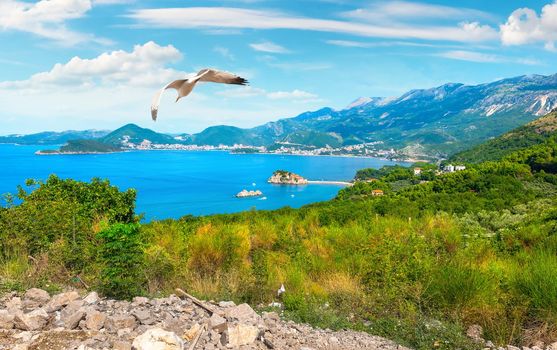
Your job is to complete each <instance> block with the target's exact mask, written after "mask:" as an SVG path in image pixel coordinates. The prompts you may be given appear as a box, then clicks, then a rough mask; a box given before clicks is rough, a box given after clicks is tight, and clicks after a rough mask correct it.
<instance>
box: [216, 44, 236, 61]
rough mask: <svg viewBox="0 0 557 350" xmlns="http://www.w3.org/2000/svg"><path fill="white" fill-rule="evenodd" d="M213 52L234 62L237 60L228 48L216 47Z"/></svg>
mask: <svg viewBox="0 0 557 350" xmlns="http://www.w3.org/2000/svg"><path fill="white" fill-rule="evenodd" d="M213 51H214V52H216V53H218V54H219V55H221V56H222V57H224V58H226V59H228V60H231V61H234V59H235V57H234V55H233V54H232V53H231V52H230V50H229V49H228V48H227V47H222V46H215V47H214V48H213Z"/></svg>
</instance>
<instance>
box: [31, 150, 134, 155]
mask: <svg viewBox="0 0 557 350" xmlns="http://www.w3.org/2000/svg"><path fill="white" fill-rule="evenodd" d="M125 152H130V151H128V150H122V151H113V152H42V151H36V152H35V155H37V156H64V155H73V156H77V155H98V154H113V153H125Z"/></svg>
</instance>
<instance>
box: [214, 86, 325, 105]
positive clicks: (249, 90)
mask: <svg viewBox="0 0 557 350" xmlns="http://www.w3.org/2000/svg"><path fill="white" fill-rule="evenodd" d="M217 95H220V96H223V97H227V98H254V97H265V98H267V99H270V100H287V99H288V100H292V101H304V102H315V101H321V100H320V99H319V96H317V95H316V94H312V93H311V92H307V91H303V90H298V89H295V90H292V91H272V92H269V91H267V90H265V89H261V88H255V87H252V86H246V87H243V88H228V89H225V90H222V91H218V92H217Z"/></svg>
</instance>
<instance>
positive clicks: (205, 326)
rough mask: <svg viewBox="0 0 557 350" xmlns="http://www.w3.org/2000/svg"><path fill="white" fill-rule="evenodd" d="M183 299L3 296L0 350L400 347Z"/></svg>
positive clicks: (41, 294)
mask: <svg viewBox="0 0 557 350" xmlns="http://www.w3.org/2000/svg"><path fill="white" fill-rule="evenodd" d="M183 295H184V296H185V297H182V298H179V297H177V296H176V295H171V296H169V297H167V298H158V299H148V298H144V297H136V298H134V299H133V300H132V301H131V302H128V301H116V300H109V299H102V298H99V296H98V295H97V294H96V293H95V292H92V293H89V294H87V295H86V296H85V297H82V296H81V295H80V294H79V293H78V292H76V291H70V292H66V293H61V294H57V295H54V296H50V295H49V294H48V293H47V292H46V291H44V290H40V289H30V290H28V291H27V292H25V293H24V294H17V293H9V294H7V295H5V296H4V297H3V298H2V299H1V300H0V349H12V350H27V349H29V350H30V349H33V350H62V349H79V350H92V349H118V350H131V349H136V350H157V349H165V350H184V349H208V350H211V349H305V350H311V349H338V350H344V349H346V350H348V349H384V350H394V349H400V350H404V349H406V348H404V347H401V346H398V345H397V344H395V343H393V342H391V341H389V340H386V339H383V338H379V337H375V336H371V335H369V334H367V333H361V332H352V331H341V332H332V331H328V330H317V329H313V328H311V327H309V326H307V325H300V324H294V323H293V322H286V321H283V320H282V319H281V317H280V315H279V314H278V313H277V312H263V313H262V314H261V315H260V314H258V313H256V312H255V311H254V310H253V309H252V308H251V307H250V306H249V305H247V304H241V305H235V304H234V303H233V302H230V301H228V302H220V303H218V304H217V303H208V302H204V301H199V300H197V299H195V298H190V296H187V295H185V294H183ZM277 310H278V311H279V312H280V310H279V309H277Z"/></svg>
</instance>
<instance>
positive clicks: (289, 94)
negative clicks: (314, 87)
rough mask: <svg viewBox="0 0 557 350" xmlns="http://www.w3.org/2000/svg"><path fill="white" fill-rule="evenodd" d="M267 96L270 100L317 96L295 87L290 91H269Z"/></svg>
mask: <svg viewBox="0 0 557 350" xmlns="http://www.w3.org/2000/svg"><path fill="white" fill-rule="evenodd" d="M267 96H268V97H269V98H270V99H272V100H282V99H294V100H295V99H301V100H313V99H316V98H317V95H315V94H312V93H310V92H307V91H302V90H297V89H296V90H292V91H277V92H271V93H269V94H268V95H267Z"/></svg>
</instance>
